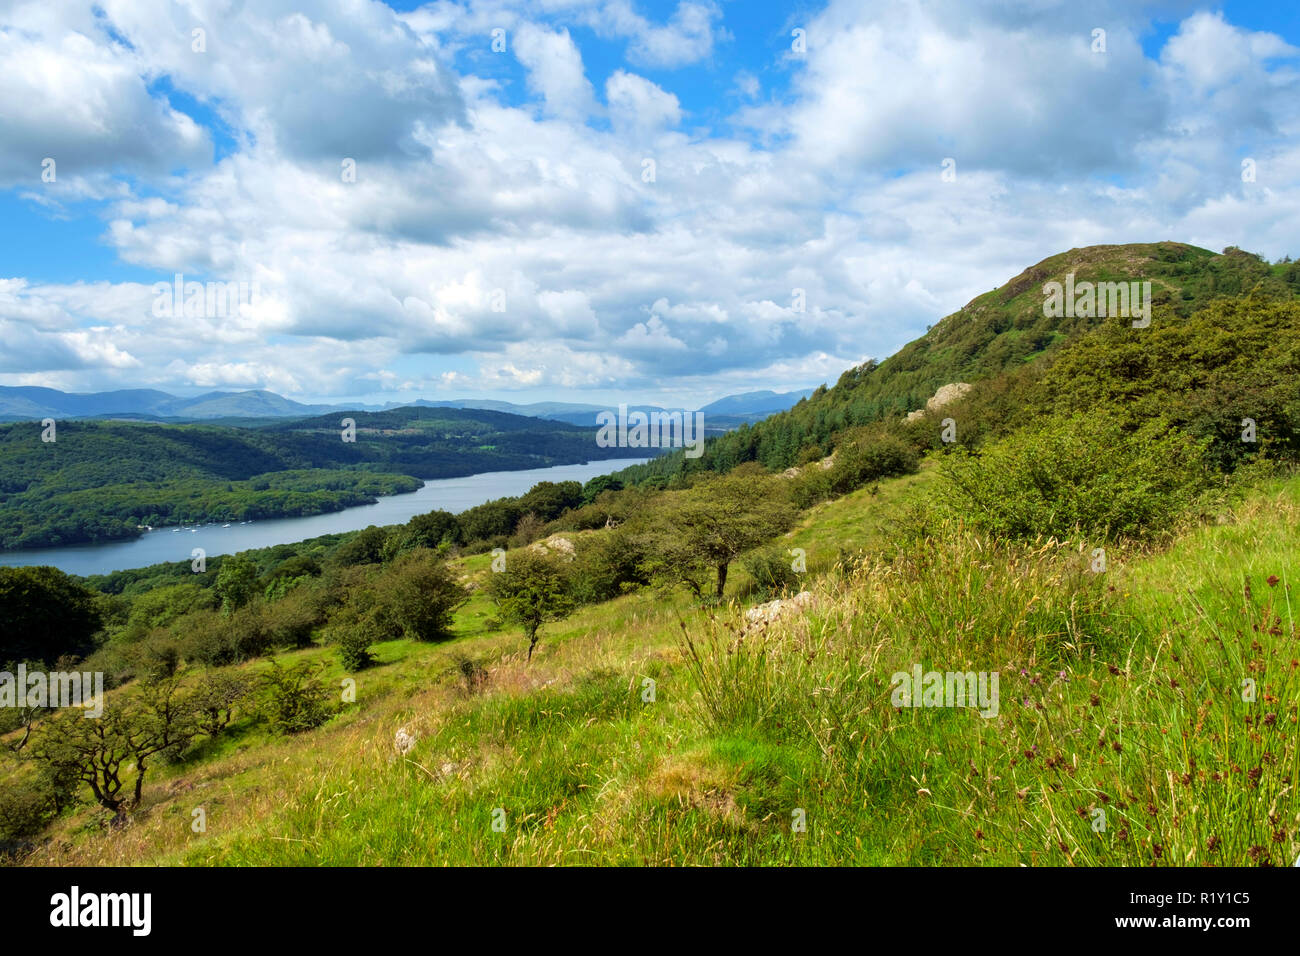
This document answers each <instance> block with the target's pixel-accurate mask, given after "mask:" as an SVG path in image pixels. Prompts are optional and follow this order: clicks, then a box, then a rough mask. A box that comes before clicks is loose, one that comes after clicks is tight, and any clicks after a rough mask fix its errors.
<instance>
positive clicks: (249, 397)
mask: <svg viewBox="0 0 1300 956" xmlns="http://www.w3.org/2000/svg"><path fill="white" fill-rule="evenodd" d="M811 394H812V390H811V389H804V390H802V391H797V392H784V393H777V392H771V391H763V392H745V393H744V394H742V395H728V396H727V397H725V398H720V399H718V400H717V401H716V402H711V403H710V404H708V405H705V406H704V407H703V408H701V409H699V411H702V412H703V413H704V416H705V418H704V425H705V431H706V432H708V433H709V434H721V433H722V432H725V431H729V430H731V429H733V428H737V427H739V426H740V425H742V424H745V423H748V422H755V421H759V420H760V419H763V418H766V417H767V416H768V415H771V414H773V413H774V412H781V411H785V410H786V409H788V408H791V407H793V406H794V405H795V404H797V403H798V402H799V400H800V399H802V398H805V397H807V396H809V395H811ZM411 407H418V408H458V409H480V410H486V411H494V412H504V413H506V414H510V415H524V416H526V417H529V418H543V419H549V420H551V421H557V422H565V423H567V424H570V425H581V426H583V427H592V426H595V425H596V424H597V421H596V416H597V415H599V414H600V413H601V412H602V411H615V410H616V407H615V406H612V405H598V404H587V403H582V402H530V403H526V404H516V403H514V402H503V401H497V400H495V399H468V398H464V399H451V400H445V401H433V400H430V399H424V398H421V399H416V400H415V401H413V402H388V403H387V404H385V405H365V404H361V403H352V404H333V405H306V404H303V403H302V402H295V401H294V400H293V399H290V398H285V397H283V396H282V395H277V394H275V393H274V392H268V391H266V390H264V389H252V390H249V391H243V392H207V393H205V394H203V395H195V396H193V397H190V398H181V397H177V396H175V395H169V394H168V393H167V392H160V391H157V390H156V389H146V388H135V389H121V390H119V391H113V392H88V393H80V394H78V393H70V392H61V391H59V390H58V389H54V388H38V387H35V386H16V387H15V386H2V385H0V421H31V420H33V419H41V418H56V419H67V418H126V419H141V420H146V421H158V422H185V421H208V420H213V419H220V420H222V422H223V424H231V425H235V424H239V422H237V421H235V420H236V419H244V418H246V419H258V420H260V421H259V422H257V424H260V423H261V422H262V421H265V420H267V419H281V418H307V417H311V416H316V415H328V414H331V413H335V412H343V411H355V412H381V411H388V410H391V409H394V408H411ZM628 411H629V412H634V411H640V412H645V413H647V414H649V413H650V412H664V411H670V412H673V411H676V412H683V411H688V409H685V408H683V407H681V406H675V407H672V408H662V407H660V406H658V405H629V406H628ZM249 424H254V423H252V422H250V423H249Z"/></svg>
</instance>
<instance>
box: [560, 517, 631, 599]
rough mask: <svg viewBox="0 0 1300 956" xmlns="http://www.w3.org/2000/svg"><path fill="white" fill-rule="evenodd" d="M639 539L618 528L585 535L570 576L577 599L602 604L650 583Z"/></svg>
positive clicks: (574, 595)
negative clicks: (643, 567) (642, 565)
mask: <svg viewBox="0 0 1300 956" xmlns="http://www.w3.org/2000/svg"><path fill="white" fill-rule="evenodd" d="M644 558H645V554H644V551H643V549H642V548H641V547H640V543H639V539H638V538H636V537H635V536H633V535H632V534H630V533H628V532H627V531H625V530H623V529H621V528H617V529H614V530H611V531H607V532H604V533H602V534H597V535H592V536H590V537H587V538H584V539H582V541H581V542H580V545H579V547H578V551H577V556H576V557H575V558H574V562H573V566H572V569H571V574H570V575H569V580H570V581H571V584H572V593H573V597H574V600H576V601H577V602H578V603H579V604H598V603H600V602H601V601H609V600H612V599H613V598H616V597H618V596H619V595H621V594H626V593H627V592H628V591H632V590H635V589H636V588H638V587H641V586H642V585H644V584H648V583H649V577H648V576H647V575H646V574H645V572H644V571H642V570H641V563H642V561H643V560H644Z"/></svg>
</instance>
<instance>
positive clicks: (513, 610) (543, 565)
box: [488, 548, 575, 661]
mask: <svg viewBox="0 0 1300 956" xmlns="http://www.w3.org/2000/svg"><path fill="white" fill-rule="evenodd" d="M567 572H568V568H567V567H566V566H565V564H564V563H563V560H562V559H561V558H558V557H555V556H553V555H550V554H540V553H538V552H536V551H533V550H532V549H528V548H526V549H524V550H522V551H518V552H515V553H513V554H508V555H506V567H505V570H504V571H495V572H493V573H492V576H491V579H490V580H489V582H488V593H489V594H491V596H492V599H493V600H494V601H495V602H496V606H497V609H498V611H499V612H500V614H501V619H502V620H504V621H507V622H509V623H511V624H518V625H519V626H520V627H522V628H523V629H524V636H525V637H527V638H528V660H530V661H531V660H532V659H533V649H534V648H535V647H536V646H537V640H538V637H537V635H538V632H539V631H540V630H541V627H542V625H543V624H545V623H547V622H548V621H558V620H560V619H561V618H563V617H565V616H567V615H568V614H569V613H570V612H571V611H572V610H573V608H574V606H575V602H574V599H573V595H572V594H571V593H570V590H569V580H568V573H567Z"/></svg>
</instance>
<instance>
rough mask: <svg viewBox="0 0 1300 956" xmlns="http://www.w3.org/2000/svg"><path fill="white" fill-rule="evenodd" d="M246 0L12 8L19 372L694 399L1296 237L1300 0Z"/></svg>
mask: <svg viewBox="0 0 1300 956" xmlns="http://www.w3.org/2000/svg"><path fill="white" fill-rule="evenodd" d="M217 10H218V8H213V7H211V6H210V5H207V4H199V3H194V4H190V3H188V2H174V0H102V2H100V3H97V4H84V5H83V4H75V3H69V4H58V5H51V4H48V3H43V2H36V0H15V2H11V3H9V4H7V5H6V6H5V7H4V9H3V12H0V104H4V105H2V106H0V222H3V228H0V384H9V385H17V384H23V385H33V384H35V385H46V386H50V387H57V388H64V389H68V390H76V391H87V390H96V389H106V388H120V387H153V388H162V389H167V390H171V391H174V392H197V391H205V390H210V389H213V388H222V389H240V388H270V389H272V390H275V391H278V392H281V393H284V394H287V395H290V396H292V397H294V398H297V399H299V400H303V401H318V400H344V399H362V400H367V401H379V400H410V399H413V398H416V397H427V398H452V397H467V396H476V397H496V398H505V399H509V400H514V401H534V400H552V399H568V400H576V401H595V400H599V401H632V402H637V401H665V402H682V403H689V402H705V401H709V400H711V399H713V398H717V397H719V396H721V395H724V394H728V393H732V392H737V391H744V390H748V389H753V388H773V389H778V390H787V389H792V388H798V387H805V386H810V385H815V384H817V383H819V382H822V381H834V380H835V379H836V378H837V377H838V376H839V374H840V372H842V371H843V370H844V369H845V368H847V367H850V366H851V365H854V364H856V363H859V362H861V361H863V360H865V359H866V358H868V357H875V358H880V357H883V356H885V355H888V354H890V353H891V352H892V351H894V350H895V349H897V348H898V347H899V346H901V345H902V344H904V343H905V342H907V341H909V340H910V339H912V338H915V337H916V336H917V335H919V334H921V333H922V332H924V330H925V327H926V326H927V325H929V324H931V323H933V322H934V321H935V320H936V319H938V318H939V317H941V316H943V315H945V314H947V313H949V312H952V311H954V310H955V309H957V308H959V307H960V306H961V305H963V304H964V303H965V302H966V301H968V300H969V299H970V298H972V297H973V296H974V295H976V294H978V293H980V292H982V291H985V290H987V289H988V288H991V287H993V286H995V285H997V284H1000V283H1001V282H1003V281H1005V280H1006V279H1008V278H1009V277H1011V276H1012V275H1015V274H1016V273H1018V272H1019V271H1021V270H1022V269H1023V268H1025V267H1026V266H1028V265H1031V264H1032V263H1034V262H1036V261H1038V260H1040V259H1042V258H1045V257H1046V256H1049V255H1052V254H1054V253H1056V252H1059V251H1062V250H1063V249H1068V248H1072V247H1075V246H1081V245H1088V244H1092V243H1100V242H1126V241H1150V240H1155V239H1177V240H1181V241H1187V242H1192V243H1195V244H1198V245H1204V246H1207V247H1209V248H1214V249H1216V250H1217V249H1220V248H1222V247H1224V246H1226V245H1239V246H1242V247H1243V248H1247V249H1251V250H1253V251H1257V252H1259V253H1261V254H1263V255H1266V256H1268V257H1270V258H1278V257H1280V256H1282V255H1284V254H1289V255H1293V256H1296V255H1300V241H1298V240H1300V236H1297V226H1296V223H1297V222H1300V217H1298V216H1297V213H1298V212H1300V183H1298V182H1297V180H1298V179H1300V148H1298V147H1300V144H1298V143H1297V134H1300V96H1297V93H1300V89H1297V87H1298V86H1300V8H1297V7H1296V6H1288V7H1285V8H1283V7H1280V6H1279V5H1275V4H1271V3H1263V2H1255V0H1240V2H1228V3H1223V4H1217V5H1211V4H1201V3H1197V2H1194V0H1164V2H1159V3H1149V4H1142V3H1128V2H1121V0H1094V2H1078V0H1060V2H1056V0H1041V2H1034V3H1029V2H1024V3H1018V4H1014V3H1013V4H1007V3H1001V2H993V0H928V2H921V0H886V2H879V3H871V4H864V3H860V2H849V0H845V2H835V0H828V2H822V3H802V4H781V3H770V2H762V0H654V2H651V0H532V2H527V3H524V2H514V0H456V2H452V0H438V2H434V3H430V4H419V3H410V2H394V3H392V4H390V5H387V6H385V5H384V4H382V3H379V2H377V0H372V2H369V3H351V2H345V0H317V2H311V3H306V2H300V0H264V2H260V3H258V4H255V5H245V6H244V7H243V9H242V10H241V11H240V12H239V13H238V15H230V16H229V17H227V16H225V15H223V14H222V13H220V12H219V11H218V12H214V11H217ZM1097 28H1100V29H1104V30H1105V31H1106V39H1107V43H1106V50H1105V51H1104V52H1102V53H1099V52H1098V51H1096V50H1095V49H1093V48H1092V31H1093V30H1094V29H1097ZM494 29H500V30H503V31H504V37H505V43H504V47H505V48H504V49H502V50H500V51H494V50H493V48H492V42H493V33H492V31H493V30H494ZM196 30H200V31H202V35H201V39H196V34H195V32H194V31H196ZM795 30H799V31H802V34H801V35H802V36H803V37H804V38H805V40H806V49H804V50H802V51H795V50H794V49H792V31H795ZM47 158H51V159H54V160H55V162H56V170H57V175H56V177H55V179H54V181H52V182H49V181H44V180H43V179H42V162H43V161H44V160H45V159H47ZM945 160H952V163H953V168H955V170H956V171H957V176H956V178H955V180H953V181H947V180H944V179H941V178H940V170H941V166H942V164H943V163H944V161H945ZM1245 160H1249V161H1250V162H1251V163H1252V164H1253V168H1254V169H1256V171H1257V176H1256V178H1255V179H1253V180H1251V181H1247V180H1246V179H1245V178H1243V176H1242V173H1241V167H1242V162H1243V161H1245ZM348 162H355V169H356V170H357V175H356V177H355V180H350V179H348V177H347V175H346V173H345V169H346V165H347V163H348ZM651 171H653V175H651ZM177 273H181V274H183V275H184V276H185V278H186V280H187V281H190V282H196V283H200V284H206V283H223V284H224V283H240V282H243V283H245V285H246V286H247V287H248V288H252V289H255V290H256V294H255V296H252V297H250V298H251V301H248V302H243V303H237V310H236V311H235V312H234V313H233V314H227V310H225V309H222V308H220V307H218V308H216V309H214V308H213V307H212V305H211V303H210V302H208V304H206V305H204V306H203V307H199V308H196V309H194V310H192V311H191V313H190V314H185V310H184V308H183V305H184V303H181V304H180V305H181V306H182V308H181V309H180V314H172V313H170V312H169V311H168V310H167V309H164V308H160V303H159V292H158V288H155V286H156V284H157V283H160V282H163V283H170V282H171V281H172V279H173V276H174V275H175V274H177ZM204 291H207V290H204ZM199 299H204V297H203V296H200V297H199ZM195 301H198V300H195Z"/></svg>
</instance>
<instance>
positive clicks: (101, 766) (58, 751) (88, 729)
mask: <svg viewBox="0 0 1300 956" xmlns="http://www.w3.org/2000/svg"><path fill="white" fill-rule="evenodd" d="M195 718H196V711H195V708H194V706H193V704H192V702H191V700H190V698H189V697H188V695H184V694H182V693H181V692H180V682H179V681H178V680H177V679H175V678H168V679H166V680H162V681H159V682H157V683H155V684H148V685H145V686H143V687H141V688H140V690H139V692H138V693H136V694H134V695H125V694H124V695H116V696H115V697H114V698H113V699H109V700H106V701H105V702H104V712H103V714H101V715H100V716H99V717H96V718H90V719H88V718H87V717H86V716H85V714H84V713H79V712H77V711H76V710H65V711H62V712H60V713H58V714H56V715H54V716H52V717H51V718H49V719H48V720H46V721H43V722H42V724H41V727H40V732H39V735H38V737H37V738H36V740H35V742H34V743H33V744H32V757H33V758H34V759H36V760H38V761H40V762H42V763H44V764H46V765H48V769H49V771H50V773H51V774H52V775H53V776H55V777H59V778H67V777H70V776H75V777H76V779H78V780H80V781H81V782H82V783H84V784H86V785H87V786H88V787H90V790H91V792H92V793H93V794H94V795H95V800H96V801H97V802H98V803H99V805H100V806H102V807H104V808H105V809H108V810H112V811H113V812H114V813H119V814H120V813H121V812H122V811H123V810H124V809H125V808H126V807H127V806H128V805H131V806H136V805H139V803H140V797H141V794H142V792H143V789H144V781H145V774H146V773H147V771H148V761H149V759H150V758H151V757H153V756H154V755H156V754H159V753H162V752H163V751H166V750H176V749H180V748H183V747H185V746H187V745H188V744H189V743H190V742H192V741H193V740H194V738H195V737H196V736H198V735H199V734H200V733H201V730H200V728H199V724H198V721H197V720H196V719H195ZM129 764H134V769H135V786H134V788H133V790H132V792H131V796H130V797H127V796H125V795H123V792H122V791H123V787H124V784H125V783H126V781H125V779H124V770H125V769H127V767H128V765H129Z"/></svg>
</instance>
